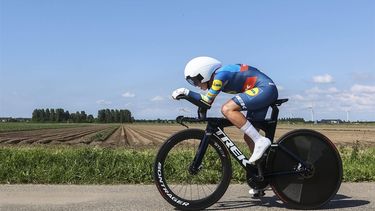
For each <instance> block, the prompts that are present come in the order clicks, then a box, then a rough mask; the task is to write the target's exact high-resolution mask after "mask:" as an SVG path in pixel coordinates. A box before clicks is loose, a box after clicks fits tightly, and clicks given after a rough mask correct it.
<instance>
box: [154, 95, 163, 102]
mask: <svg viewBox="0 0 375 211" xmlns="http://www.w3.org/2000/svg"><path fill="white" fill-rule="evenodd" d="M163 100H164V97H162V96H155V97H153V98H152V99H151V101H163Z"/></svg>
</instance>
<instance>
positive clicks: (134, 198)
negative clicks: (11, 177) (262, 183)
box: [0, 183, 375, 211]
mask: <svg viewBox="0 0 375 211" xmlns="http://www.w3.org/2000/svg"><path fill="white" fill-rule="evenodd" d="M248 190H249V188H248V186H247V185H240V184H232V185H230V186H229V188H228V191H227V192H226V193H225V195H224V197H223V198H222V199H221V200H220V201H219V202H218V203H216V204H215V205H213V206H212V207H210V208H208V210H250V209H252V210H268V209H271V210H286V209H285V208H284V205H283V204H282V203H281V201H280V200H278V199H277V198H276V196H275V195H274V193H273V192H272V191H271V190H268V191H266V195H265V197H264V198H263V199H262V200H256V199H251V198H250V197H249V195H248V193H247V192H248ZM339 209H340V211H341V210H353V209H354V210H375V183H343V184H342V185H341V188H340V190H339V192H338V194H337V195H336V197H335V198H334V199H333V200H332V201H331V202H330V203H329V204H328V205H327V206H325V207H324V209H323V210H339ZM0 210H1V211H3V210H25V211H26V210H27V211H29V210H35V211H36V210H38V211H41V210H88V211H99V210H100V211H101V210H142V211H143V210H174V208H173V207H171V206H170V205H169V204H168V203H167V202H165V201H164V199H163V198H162V197H161V196H160V195H159V192H158V191H157V190H156V187H155V186H153V185H0Z"/></svg>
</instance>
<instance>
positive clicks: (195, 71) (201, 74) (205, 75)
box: [185, 56, 221, 86]
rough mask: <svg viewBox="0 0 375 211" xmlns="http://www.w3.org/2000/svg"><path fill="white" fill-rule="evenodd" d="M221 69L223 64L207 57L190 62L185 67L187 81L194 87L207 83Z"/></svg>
mask: <svg viewBox="0 0 375 211" xmlns="http://www.w3.org/2000/svg"><path fill="white" fill-rule="evenodd" d="M220 67H221V62H220V61H218V60H216V59H214V58H211V57H207V56H200V57H196V58H194V59H192V60H190V61H189V62H188V63H187V64H186V67H185V79H186V80H187V81H188V82H189V83H190V84H191V85H193V86H197V85H198V83H199V82H200V83H205V82H207V81H209V80H210V79H211V75H212V74H213V73H214V72H215V71H216V70H217V69H219V68H220Z"/></svg>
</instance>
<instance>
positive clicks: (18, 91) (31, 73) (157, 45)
mask: <svg viewBox="0 0 375 211" xmlns="http://www.w3.org/2000/svg"><path fill="white" fill-rule="evenodd" d="M242 9H243V10H244V11H242ZM373 11H375V1H371V0H361V1H354V0H344V1H339V0H333V1H329V2H327V1H323V0H320V1H313V2H311V1H309V2H306V1H297V0H286V1H282V2H280V1H270V2H267V3H265V2H256V1H245V0H240V1H236V3H235V4H234V3H233V2H228V1H204V2H201V1H188V2H175V1H166V2H165V4H160V2H154V1H148V2H147V1H136V2H133V1H117V0H111V1H106V2H102V1H89V0H81V1H73V0H67V1H43V0H35V1H27V0H19V1H12V0H2V1H0V116H9V117H15V118H16V117H21V118H31V114H32V112H33V110H34V109H39V108H40V109H41V108H63V109H64V110H68V111H73V112H76V111H82V110H83V111H85V112H87V114H92V115H96V116H97V111H98V110H100V109H103V108H109V109H128V110H130V111H131V112H132V115H133V116H134V118H135V119H157V118H160V119H173V118H175V117H176V116H179V115H184V116H194V115H195V114H196V110H197V109H196V107H195V106H193V105H191V104H189V103H188V102H183V101H174V100H172V98H171V94H172V92H173V90H175V89H177V88H180V87H185V88H188V89H190V90H193V91H199V90H197V89H196V88H195V87H191V86H190V85H189V84H188V83H187V82H186V81H185V79H184V74H183V69H184V66H185V64H186V63H187V62H188V61H189V60H190V59H192V58H193V57H196V56H202V55H207V56H212V57H215V58H217V59H219V60H221V61H222V62H223V63H224V64H235V63H246V64H249V65H251V66H254V67H256V68H258V69H260V70H261V71H262V72H264V73H266V74H267V75H269V76H270V77H271V78H272V79H273V80H274V82H275V83H276V85H277V87H278V90H279V98H289V101H288V102H287V103H285V104H283V105H282V106H281V107H280V116H279V118H303V119H305V120H311V119H312V117H311V113H312V112H313V113H314V119H344V120H346V119H347V115H349V120H350V121H352V122H355V121H374V120H375V112H374V110H375V82H374V81H375V59H374V58H375V13H374V12H373ZM233 96H234V95H229V94H225V93H220V94H219V95H218V97H217V99H216V100H215V102H214V104H213V106H212V108H211V109H210V110H209V112H208V115H209V116H222V115H221V113H220V107H221V105H222V104H223V103H224V102H226V101H227V100H228V99H230V98H232V97H233Z"/></svg>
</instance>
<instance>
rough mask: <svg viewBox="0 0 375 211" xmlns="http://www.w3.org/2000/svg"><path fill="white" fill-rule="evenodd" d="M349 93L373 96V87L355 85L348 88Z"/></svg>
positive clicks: (374, 92)
mask: <svg viewBox="0 0 375 211" xmlns="http://www.w3.org/2000/svg"><path fill="white" fill-rule="evenodd" d="M350 91H352V92H354V93H370V94H375V86H365V85H359V84H355V85H353V86H352V87H351V88H350Z"/></svg>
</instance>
